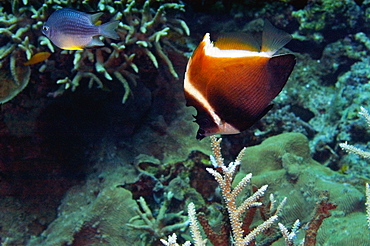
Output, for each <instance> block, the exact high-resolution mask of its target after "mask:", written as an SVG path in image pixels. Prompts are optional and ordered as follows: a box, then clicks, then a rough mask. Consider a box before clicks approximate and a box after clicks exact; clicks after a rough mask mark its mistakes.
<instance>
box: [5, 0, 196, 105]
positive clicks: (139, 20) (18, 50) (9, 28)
mask: <svg viewBox="0 0 370 246" xmlns="http://www.w3.org/2000/svg"><path fill="white" fill-rule="evenodd" d="M63 7H71V8H76V9H79V10H81V11H85V12H88V11H99V10H100V11H104V12H107V11H108V12H109V16H110V18H113V19H115V20H120V21H121V23H120V25H119V27H118V28H117V33H118V34H119V36H120V40H118V41H114V40H108V39H107V40H105V44H106V46H103V47H99V48H94V49H85V50H81V51H66V50H63V51H61V50H59V49H57V48H54V46H53V45H52V44H51V43H50V41H49V40H48V39H47V38H46V37H44V36H43V35H42V34H41V31H40V29H41V27H42V25H43V23H44V22H45V21H46V19H47V17H48V16H49V15H50V14H51V13H52V12H53V11H55V9H58V8H63ZM183 7H184V6H183V5H182V4H179V3H170V2H165V3H161V2H157V1H152V0H146V1H144V2H142V1H136V0H128V1H82V2H81V3H80V2H74V1H51V0H45V1H37V0H33V1H23V3H21V2H19V1H7V2H6V3H5V4H4V7H0V44H4V45H2V46H1V47H0V69H1V71H2V72H1V73H2V74H4V75H3V76H5V77H6V78H12V79H13V81H12V80H11V79H9V81H8V83H7V84H6V85H3V86H2V87H1V88H0V92H1V94H0V96H1V98H0V102H1V103H5V102H7V101H9V100H10V99H12V98H13V97H14V96H16V95H17V94H18V93H19V92H20V91H21V90H22V89H23V88H25V86H26V85H27V83H28V81H29V79H30V74H31V71H35V68H32V69H31V68H30V67H29V66H28V65H24V64H23V63H24V62H26V61H27V60H29V59H31V57H32V55H34V54H37V53H38V52H45V51H48V52H51V53H53V54H54V55H53V56H52V58H50V59H48V60H46V61H44V62H43V63H42V65H41V66H38V72H39V73H47V72H49V73H52V75H51V79H52V80H53V81H56V83H58V84H62V85H61V87H60V88H59V89H58V90H57V91H55V92H54V93H51V94H50V95H51V96H57V95H59V94H61V93H63V91H64V90H65V89H68V88H71V89H72V90H75V89H76V87H77V86H79V84H80V83H81V82H82V81H84V80H86V81H88V83H89V87H91V86H92V85H93V83H96V84H97V86H98V87H99V88H103V86H104V85H103V82H104V81H109V80H116V81H118V82H119V83H121V84H122V85H123V87H124V90H125V93H124V96H123V99H122V102H123V103H124V102H125V101H126V100H127V98H128V96H129V95H130V93H131V90H130V87H131V86H134V85H135V84H136V78H137V75H136V74H137V73H138V72H139V69H140V67H141V66H143V64H141V61H142V60H145V59H138V58H136V57H138V56H139V58H140V56H142V55H145V56H146V57H147V58H148V60H149V61H151V63H152V64H151V65H150V64H144V66H143V67H145V66H148V65H149V66H153V67H154V69H159V68H160V66H163V67H165V69H164V70H166V69H167V70H168V71H169V73H170V74H171V76H172V77H173V78H174V79H177V78H178V75H177V73H176V71H175V69H174V66H173V65H172V62H171V61H170V59H169V58H168V55H167V54H166V51H165V49H164V46H166V48H168V49H172V50H174V51H175V52H179V50H177V49H176V48H175V47H174V45H172V44H171V43H170V42H169V41H168V35H169V34H171V35H173V36H174V35H177V36H178V37H181V36H185V35H189V28H188V27H187V25H186V23H185V22H184V21H182V20H181V19H178V18H176V13H177V12H178V11H184V8H183ZM168 13H170V14H168ZM175 33H176V34H175ZM71 56H72V57H73V64H72V63H71V59H70V57H71ZM15 58H17V59H15ZM66 60H67V64H65V62H66ZM138 63H139V64H138ZM60 64H64V66H62V67H61V66H60Z"/></svg>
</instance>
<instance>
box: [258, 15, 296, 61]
mask: <svg viewBox="0 0 370 246" xmlns="http://www.w3.org/2000/svg"><path fill="white" fill-rule="evenodd" d="M291 39H292V36H291V35H290V34H289V33H286V32H284V31H283V30H280V29H277V28H276V27H274V26H273V25H272V24H271V23H270V22H269V21H268V20H265V25H264V27H263V33H262V47H261V51H262V52H268V53H271V55H273V54H275V53H276V51H278V50H279V49H281V48H282V47H283V46H284V45H286V44H287V43H288V42H289V41H290V40H291Z"/></svg>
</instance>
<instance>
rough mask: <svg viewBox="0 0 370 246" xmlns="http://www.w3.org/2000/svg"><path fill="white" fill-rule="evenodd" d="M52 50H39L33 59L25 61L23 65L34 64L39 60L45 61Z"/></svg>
mask: <svg viewBox="0 0 370 246" xmlns="http://www.w3.org/2000/svg"><path fill="white" fill-rule="evenodd" d="M50 55H51V53H50V52H39V53H36V54H34V55H33V56H32V57H31V59H29V60H28V61H26V62H25V63H23V65H33V64H36V63H39V62H43V61H45V60H46V59H48V58H49V57H50Z"/></svg>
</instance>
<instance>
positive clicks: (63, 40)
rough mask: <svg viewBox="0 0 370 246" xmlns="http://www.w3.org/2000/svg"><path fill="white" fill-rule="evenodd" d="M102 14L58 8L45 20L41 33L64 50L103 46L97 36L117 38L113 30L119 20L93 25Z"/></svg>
mask: <svg viewBox="0 0 370 246" xmlns="http://www.w3.org/2000/svg"><path fill="white" fill-rule="evenodd" d="M102 14H103V13H96V14H89V13H84V12H80V11H77V10H74V9H70V8H63V9H58V10H57V11H55V12H54V13H52V14H51V15H50V17H49V19H48V20H47V21H46V22H45V24H44V25H43V27H42V33H43V34H44V35H45V36H46V37H48V38H49V39H50V40H51V41H52V42H53V43H54V44H55V45H56V46H58V47H59V48H61V49H65V50H82V49H83V48H85V47H92V46H103V45H104V44H103V42H102V41H101V40H100V39H99V37H98V36H104V37H107V38H112V39H119V36H118V34H117V33H116V31H115V29H116V28H117V26H118V24H119V21H110V22H107V23H105V24H102V25H94V23H96V22H97V21H98V19H99V17H100V16H101V15H102Z"/></svg>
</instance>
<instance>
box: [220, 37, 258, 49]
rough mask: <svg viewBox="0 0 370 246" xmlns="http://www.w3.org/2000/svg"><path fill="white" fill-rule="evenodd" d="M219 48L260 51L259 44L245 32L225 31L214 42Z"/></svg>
mask: <svg viewBox="0 0 370 246" xmlns="http://www.w3.org/2000/svg"><path fill="white" fill-rule="evenodd" d="M214 46H215V47H217V48H219V49H221V50H248V51H260V49H261V44H260V43H259V42H258V41H257V40H256V39H255V38H254V37H253V36H252V35H251V34H247V33H225V34H222V36H220V37H219V38H218V39H217V41H216V42H215V44H214Z"/></svg>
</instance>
